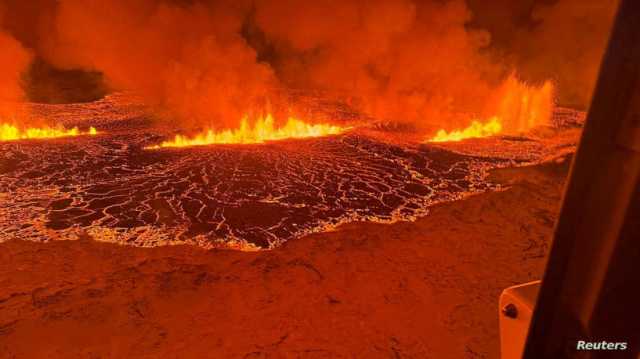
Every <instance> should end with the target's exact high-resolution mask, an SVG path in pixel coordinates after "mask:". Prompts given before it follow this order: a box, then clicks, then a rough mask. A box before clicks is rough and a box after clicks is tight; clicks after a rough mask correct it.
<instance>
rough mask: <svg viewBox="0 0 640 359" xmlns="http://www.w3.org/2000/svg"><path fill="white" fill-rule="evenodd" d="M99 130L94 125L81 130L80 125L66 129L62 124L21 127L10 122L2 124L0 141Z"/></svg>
mask: <svg viewBox="0 0 640 359" xmlns="http://www.w3.org/2000/svg"><path fill="white" fill-rule="evenodd" d="M97 134H98V131H97V130H96V129H95V128H94V127H89V129H88V130H87V131H81V130H80V129H79V128H78V127H73V128H71V129H66V128H64V127H62V126H56V127H50V126H42V127H27V128H20V127H18V126H14V125H11V124H8V123H3V124H0V141H14V140H28V139H43V138H58V137H73V136H82V135H91V136H93V135H97Z"/></svg>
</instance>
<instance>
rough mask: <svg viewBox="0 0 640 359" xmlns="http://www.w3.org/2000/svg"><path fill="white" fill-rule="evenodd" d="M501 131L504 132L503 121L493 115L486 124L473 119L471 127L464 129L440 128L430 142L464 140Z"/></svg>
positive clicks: (492, 134) (493, 134)
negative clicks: (446, 129)
mask: <svg viewBox="0 0 640 359" xmlns="http://www.w3.org/2000/svg"><path fill="white" fill-rule="evenodd" d="M500 132H502V123H501V122H500V120H499V119H498V118H497V117H493V118H491V120H489V121H488V122H487V123H484V124H483V123H480V122H479V121H473V122H472V123H471V125H469V127H467V128H465V129H463V130H455V131H451V132H447V131H445V130H439V131H438V133H436V135H435V136H434V137H432V138H431V139H430V140H429V142H453V141H462V140H464V139H467V138H480V137H489V136H495V135H497V134H499V133H500Z"/></svg>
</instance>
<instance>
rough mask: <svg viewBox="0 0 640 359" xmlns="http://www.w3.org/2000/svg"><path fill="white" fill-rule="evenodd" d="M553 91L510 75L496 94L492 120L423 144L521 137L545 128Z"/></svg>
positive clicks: (550, 86) (440, 134) (442, 132)
mask: <svg viewBox="0 0 640 359" xmlns="http://www.w3.org/2000/svg"><path fill="white" fill-rule="evenodd" d="M554 91H555V89H554V86H553V83H552V82H551V81H545V82H544V83H543V84H541V85H539V86H534V85H529V84H527V83H525V82H522V81H520V80H519V79H518V78H517V77H516V76H515V75H511V76H509V77H508V78H507V79H506V81H504V83H503V85H502V88H501V89H500V91H498V92H497V100H496V104H495V105H494V106H493V107H494V108H493V109H492V112H491V113H492V114H494V116H492V117H490V118H489V119H488V120H487V121H486V122H484V123H482V122H481V121H479V120H477V119H474V120H473V122H471V124H470V125H469V126H468V127H466V128H464V129H458V130H453V131H450V132H447V131H445V130H444V129H441V130H439V131H438V132H437V133H436V135H435V136H433V137H431V138H429V139H427V142H454V141H462V140H465V139H468V138H481V137H490V136H495V135H498V134H501V133H506V134H521V133H525V132H528V131H530V130H531V129H533V128H535V127H539V126H546V125H549V124H550V121H551V116H552V114H553V107H554V100H553V98H554Z"/></svg>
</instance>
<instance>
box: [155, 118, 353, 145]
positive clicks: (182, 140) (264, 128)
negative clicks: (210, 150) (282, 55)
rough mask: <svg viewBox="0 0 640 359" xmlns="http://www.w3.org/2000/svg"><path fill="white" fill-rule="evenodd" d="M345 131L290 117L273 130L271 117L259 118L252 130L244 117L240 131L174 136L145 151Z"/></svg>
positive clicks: (244, 142)
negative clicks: (282, 124)
mask: <svg viewBox="0 0 640 359" xmlns="http://www.w3.org/2000/svg"><path fill="white" fill-rule="evenodd" d="M346 130H348V128H345V127H340V126H335V125H329V124H313V125H312V124H308V123H306V122H304V121H301V120H298V119H296V118H293V117H290V118H289V119H288V121H287V122H286V123H285V125H284V126H282V127H277V128H276V127H275V126H274V119H273V116H272V115H267V116H266V117H264V118H259V119H258V120H257V121H256V122H255V123H254V124H253V126H251V125H249V121H248V118H247V117H245V118H243V119H242V121H241V123H240V127H239V128H237V129H235V130H225V131H221V132H214V131H213V130H208V131H206V132H203V133H199V134H197V135H195V136H194V137H188V136H183V135H176V136H175V137H174V138H173V140H170V141H164V142H162V143H161V144H159V145H156V146H149V147H147V149H158V148H162V147H188V146H204V145H212V144H251V143H264V142H268V141H278V140H284V139H289V138H307V137H321V136H329V135H337V134H340V133H343V132H344V131H346Z"/></svg>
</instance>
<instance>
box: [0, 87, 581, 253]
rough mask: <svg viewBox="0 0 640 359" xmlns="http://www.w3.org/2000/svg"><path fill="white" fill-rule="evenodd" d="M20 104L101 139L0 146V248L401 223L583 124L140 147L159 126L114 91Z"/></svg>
mask: <svg viewBox="0 0 640 359" xmlns="http://www.w3.org/2000/svg"><path fill="white" fill-rule="evenodd" d="M32 106H33V108H32V111H33V112H34V113H37V114H39V116H42V117H45V118H47V119H49V120H50V121H55V122H57V123H63V124H65V125H67V126H77V125H79V126H89V125H91V126H95V127H96V128H97V129H98V130H99V131H100V133H101V134H100V135H98V136H91V137H74V138H58V139H50V140H25V141H10V142H0V241H4V240H8V239H12V238H20V239H27V240H33V241H47V240H73V239H80V238H93V239H95V240H101V241H109V242H117V243H122V244H130V245H136V246H158V245H168V244H181V243H186V244H193V245H198V246H202V247H205V248H213V247H223V248H235V249H242V250H257V249H268V248H274V247H276V246H278V245H280V244H282V243H284V242H285V241H287V240H291V239H295V238H299V237H301V236H304V235H306V234H309V233H313V232H319V231H327V230H332V229H334V228H336V226H338V225H339V224H341V223H346V222H352V221H373V222H394V221H401V220H414V219H416V218H417V217H419V216H424V215H427V213H428V208H429V206H431V205H433V204H436V203H440V202H444V201H452V200H457V199H460V198H463V197H465V196H467V195H470V194H474V193H480V192H484V191H490V190H499V189H500V185H498V184H496V183H492V182H491V181H489V180H488V179H487V177H488V173H489V170H491V169H494V168H498V167H507V166H516V165H525V164H532V163H536V162H540V161H544V160H548V159H552V158H554V157H555V156H558V155H560V154H562V153H567V152H571V151H573V150H574V148H575V144H576V142H577V139H578V133H579V126H580V123H581V121H582V120H583V118H584V114H583V113H580V112H577V111H572V110H568V109H559V110H557V111H556V116H555V121H556V125H555V127H554V128H553V129H548V131H542V133H539V134H536V135H532V136H528V137H504V136H503V137H498V138H491V139H476V140H469V141H463V142H458V143H450V144H447V143H444V144H437V145H435V144H424V143H410V142H407V143H406V144H403V143H402V141H385V140H381V138H384V137H385V136H386V135H388V134H382V135H381V136H372V135H371V131H369V130H366V131H365V130H361V129H359V128H355V129H354V130H352V131H349V132H348V133H345V134H342V135H337V136H328V137H322V138H313V139H300V140H286V141H279V142H271V143H267V144H256V145H214V146H202V147H191V148H175V149H158V150H148V149H145V147H146V146H149V145H152V144H155V143H157V142H158V141H159V140H161V139H163V138H166V136H168V134H169V130H167V129H163V128H162V127H161V126H158V125H157V124H156V123H154V121H152V120H150V119H149V118H148V117H147V116H146V115H145V113H144V110H143V109H141V108H140V107H138V106H136V105H135V103H134V102H133V101H130V100H129V99H128V98H127V97H126V96H124V95H115V96H109V97H107V98H106V99H104V100H101V101H97V102H94V103H89V104H74V105H32ZM389 136H390V135H389ZM395 136H396V137H401V136H400V135H397V134H396V135H395Z"/></svg>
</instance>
